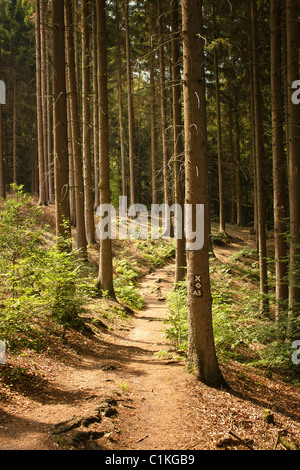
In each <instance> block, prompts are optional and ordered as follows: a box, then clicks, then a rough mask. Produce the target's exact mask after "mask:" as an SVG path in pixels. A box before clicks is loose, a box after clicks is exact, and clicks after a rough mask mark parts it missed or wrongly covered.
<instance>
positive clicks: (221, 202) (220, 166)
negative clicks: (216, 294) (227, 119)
mask: <svg viewBox="0 0 300 470" xmlns="http://www.w3.org/2000/svg"><path fill="white" fill-rule="evenodd" d="M212 17H213V35H214V38H215V39H216V38H217V35H216V12H215V6H213V7H212ZM214 75H215V90H216V111H217V142H218V175H219V217H220V232H225V218H224V194H223V164H222V163H223V162H222V129H221V102H220V83H219V63H218V50H217V45H215V47H214Z"/></svg>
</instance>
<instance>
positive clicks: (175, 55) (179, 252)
mask: <svg viewBox="0 0 300 470" xmlns="http://www.w3.org/2000/svg"><path fill="white" fill-rule="evenodd" d="M171 9H172V62H173V64H172V80H173V86H172V92H173V149H174V150H173V151H174V157H173V160H174V185H175V204H178V206H180V208H181V214H182V216H184V187H185V185H184V178H185V176H184V144H183V122H182V106H181V66H180V51H179V37H180V31H179V18H178V10H179V2H178V0H172V5H171ZM175 238H176V264H175V284H176V283H178V282H180V281H182V280H183V279H184V278H185V274H186V255H185V237H184V233H183V234H182V236H179V237H175Z"/></svg>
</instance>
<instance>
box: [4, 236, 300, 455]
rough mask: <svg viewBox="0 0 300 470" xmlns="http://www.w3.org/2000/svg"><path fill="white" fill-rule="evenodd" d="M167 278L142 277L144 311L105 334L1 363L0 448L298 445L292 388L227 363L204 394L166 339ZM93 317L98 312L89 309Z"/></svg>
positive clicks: (102, 330) (168, 270)
mask: <svg viewBox="0 0 300 470" xmlns="http://www.w3.org/2000/svg"><path fill="white" fill-rule="evenodd" d="M238 248H239V246H238V245H237V246H236V249H238ZM231 249H234V246H232V247H231ZM217 256H219V257H220V259H221V258H222V257H224V256H226V248H224V247H223V248H222V247H220V248H218V249H217ZM173 273H174V265H173V263H168V264H167V265H166V266H164V267H163V268H160V269H158V270H156V271H155V272H153V273H148V274H147V275H145V276H144V277H143V279H142V281H141V283H140V290H141V294H142V295H143V296H144V298H145V306H144V309H143V310H141V311H139V312H134V313H131V314H130V315H129V317H128V319H126V318H123V319H121V320H119V321H118V322H117V323H115V324H114V327H113V328H106V327H105V325H103V324H101V323H100V325H99V328H98V330H97V332H96V333H94V334H92V335H90V334H83V333H79V332H72V331H69V332H68V334H67V336H66V340H65V342H64V343H62V342H57V343H56V346H55V347H51V346H49V351H48V354H37V353H34V352H32V351H25V352H24V353H23V354H22V355H19V356H13V355H12V356H8V358H7V362H6V364H5V365H2V366H0V367H2V368H4V369H2V381H1V382H0V383H1V389H0V450H107V451H115V452H117V451H120V450H131V451H133V450H151V451H152V450H178V451H179V450H181V451H184V450H190V451H198V450H245V451H246V450H273V449H277V450H286V449H289V448H290V447H291V445H292V446H293V445H294V444H295V443H296V445H299V443H300V407H299V397H300V394H299V388H297V387H296V386H292V385H288V384H287V383H285V382H284V381H283V380H282V378H281V377H279V376H278V377H277V376H276V375H274V374H273V376H272V377H270V376H269V375H268V374H265V373H264V371H261V370H256V369H254V368H250V367H247V366H245V365H241V364H239V363H237V362H234V361H227V362H225V363H221V364H220V366H221V370H222V373H223V375H224V378H225V380H226V381H227V383H228V384H229V386H230V388H228V389H221V390H220V389H214V388H210V387H208V386H206V385H204V384H202V383H200V382H199V381H198V380H197V379H196V378H195V377H194V376H193V375H191V374H190V373H188V372H187V370H186V368H185V363H184V360H183V359H182V358H180V357H178V356H177V355H176V354H175V351H174V350H173V349H172V346H171V345H170V344H169V343H168V340H167V338H166V336H165V328H166V324H165V323H164V320H165V319H166V315H167V305H166V302H165V294H166V292H167V291H169V290H170V289H172V287H173ZM94 309H95V312H94V313H95V314H97V304H95V307H94ZM3 371H4V372H5V373H6V374H5V373H3ZM18 374H20V376H18ZM5 375H7V377H10V381H7V382H5V380H3V377H4V378H5ZM12 379H13V380H12Z"/></svg>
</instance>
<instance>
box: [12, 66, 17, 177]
mask: <svg viewBox="0 0 300 470" xmlns="http://www.w3.org/2000/svg"><path fill="white" fill-rule="evenodd" d="M12 73H13V77H12V82H13V116H12V117H13V184H14V185H17V184H18V183H17V130H16V120H17V77H16V75H17V73H16V69H15V65H14V68H13V71H12Z"/></svg>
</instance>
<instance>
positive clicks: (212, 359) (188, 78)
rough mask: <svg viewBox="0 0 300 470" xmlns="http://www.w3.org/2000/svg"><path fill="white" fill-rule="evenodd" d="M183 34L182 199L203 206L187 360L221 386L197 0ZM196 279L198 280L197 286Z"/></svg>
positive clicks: (191, 1) (190, 254) (192, 263)
mask: <svg viewBox="0 0 300 470" xmlns="http://www.w3.org/2000/svg"><path fill="white" fill-rule="evenodd" d="M182 36H183V98H184V130H185V181H186V199H185V200H186V204H191V205H192V207H193V209H194V208H195V207H196V204H204V211H205V228H204V230H205V235H204V245H203V248H202V249H198V250H187V288H188V315H189V318H188V323H189V345H188V360H189V364H190V366H191V367H192V369H194V371H195V373H196V375H197V376H198V378H199V380H201V381H202V382H204V383H206V384H207V385H209V386H222V385H225V381H224V379H223V377H222V374H221V372H220V369H219V365H218V361H217V357H216V351H215V344H214V336H213V328H212V298H211V288H210V275H209V252H208V235H209V221H208V217H209V207H208V204H209V198H208V181H207V179H208V169H207V135H206V134H207V132H206V103H205V82H204V80H205V78H204V39H203V26H202V1H200V0H182ZM188 241H189V240H188V237H187V242H188ZM196 276H197V277H198V278H197V279H196ZM199 276H200V277H199ZM199 279H200V281H199V283H200V284H201V285H198V280H199ZM195 284H197V286H196V285H195Z"/></svg>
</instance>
